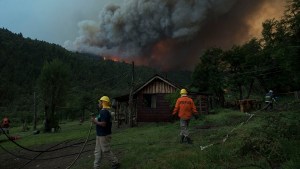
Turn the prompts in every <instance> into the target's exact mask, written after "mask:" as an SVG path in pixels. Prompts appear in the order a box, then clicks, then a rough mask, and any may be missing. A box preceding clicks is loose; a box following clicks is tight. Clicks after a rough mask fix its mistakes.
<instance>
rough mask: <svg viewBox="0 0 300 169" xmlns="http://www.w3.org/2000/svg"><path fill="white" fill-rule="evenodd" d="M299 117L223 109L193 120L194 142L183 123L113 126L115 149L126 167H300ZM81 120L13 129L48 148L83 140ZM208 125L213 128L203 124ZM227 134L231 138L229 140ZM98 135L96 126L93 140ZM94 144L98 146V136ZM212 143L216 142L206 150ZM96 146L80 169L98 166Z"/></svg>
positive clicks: (106, 165) (78, 164) (77, 167)
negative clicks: (53, 129) (52, 129)
mask: <svg viewBox="0 0 300 169" xmlns="http://www.w3.org/2000/svg"><path fill="white" fill-rule="evenodd" d="M299 117H300V116H299V111H298V110H296V111H292V112H284V113H279V112H277V113H276V112H272V113H270V112H258V113H257V114H256V115H255V116H253V117H252V118H251V119H250V120H249V121H248V122H245V121H246V120H247V119H248V118H249V116H248V115H246V114H244V113H241V112H237V111H232V110H227V109H218V110H217V111H216V112H215V114H209V115H205V116H203V117H202V119H201V121H200V120H191V123H190V130H191V138H192V139H193V140H194V144H193V145H187V144H180V143H179V137H178V133H179V132H180V126H179V122H175V123H147V124H139V126H138V127H136V128H120V129H117V128H113V134H112V149H113V152H114V153H116V154H117V156H118V158H119V160H120V163H121V166H122V168H139V169H150V168H157V169H159V168H161V169H162V168H163V169H168V168H173V169H181V168H187V169H189V168H197V169H198V168H199V169H202V168H203V169H206V168H215V169H227V168H249V169H250V168H283V169H290V168H299V158H300V154H299V152H300V151H299V143H300V142H299V140H300V139H299V136H300V133H299V132H300V131H299V124H300V123H299V120H300V119H299ZM243 122H244V123H243ZM78 124H79V122H66V123H61V124H60V125H61V127H62V129H63V130H62V131H61V132H58V133H41V134H39V135H32V134H31V133H30V132H21V127H14V128H12V130H11V132H12V133H14V134H16V135H20V136H21V137H22V139H20V140H18V143H19V144H21V145H23V146H25V147H32V146H34V145H35V146H41V145H45V144H46V145H47V146H48V144H49V145H53V144H56V143H59V142H62V141H67V140H73V139H77V141H78V142H80V141H82V139H83V138H85V137H86V134H87V132H88V130H89V125H90V124H89V123H88V122H85V123H83V124H82V125H78ZM207 124H210V126H211V127H210V128H202V126H205V125H207ZM240 124H243V125H240ZM40 127H41V126H39V127H38V128H40ZM231 131H232V132H231ZM66 133H67V134H66ZM227 134H228V138H227V141H225V142H223V141H222V140H223V139H224V138H225V137H226V135H227ZM93 135H95V129H94V127H93V129H92V133H91V136H90V138H92V137H94V136H93ZM2 136H3V135H1V136H0V140H1V139H3V137H2ZM49 137H51V139H49ZM73 142H75V140H73ZM90 143H93V145H94V140H92V141H91V142H90ZM212 143H213V144H214V145H212V146H210V147H207V148H206V149H201V147H203V146H206V145H210V144H212ZM1 145H2V146H4V147H5V148H8V149H10V150H14V149H17V148H16V146H15V145H14V144H11V143H9V142H3V143H1ZM93 145H92V148H91V151H90V152H88V153H87V154H86V155H84V156H81V158H80V159H79V160H78V161H77V162H76V164H75V165H74V167H73V168H74V169H80V168H92V165H93V160H94V158H93ZM33 148H34V147H33ZM86 150H88V148H87V149H86ZM0 152H1V153H2V150H0ZM137 154H138V155H137ZM74 158H75V157H74ZM102 164H103V168H109V167H110V164H109V163H108V161H107V159H104V162H103V163H102Z"/></svg>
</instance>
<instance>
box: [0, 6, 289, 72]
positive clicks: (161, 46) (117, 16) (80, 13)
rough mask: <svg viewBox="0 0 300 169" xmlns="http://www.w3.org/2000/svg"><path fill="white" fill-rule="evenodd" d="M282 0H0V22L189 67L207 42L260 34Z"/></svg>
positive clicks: (69, 44) (116, 55)
mask: <svg viewBox="0 0 300 169" xmlns="http://www.w3.org/2000/svg"><path fill="white" fill-rule="evenodd" d="M284 2H285V0H151V1H150V0H0V27H3V28H7V29H8V30H10V31H12V32H14V33H22V34H23V36H24V37H29V38H31V39H37V40H42V41H46V42H49V43H55V44H59V45H61V46H63V47H64V48H66V49H68V50H70V51H78V52H87V53H92V54H95V55H99V56H102V57H105V58H108V59H113V60H123V61H135V62H136V63H137V64H138V65H148V66H152V67H155V68H159V69H161V70H174V69H185V68H187V69H190V68H193V67H194V66H195V63H197V60H198V58H199V56H200V55H201V52H203V50H205V49H207V48H210V47H221V48H223V49H228V48H230V47H232V46H233V45H235V44H237V45H239V44H242V43H245V42H246V41H248V40H250V39H251V38H253V37H260V36H261V35H260V33H261V30H262V22H263V21H265V20H266V19H272V18H276V19H278V18H280V17H281V16H282V14H283V11H284V6H285V3H284Z"/></svg>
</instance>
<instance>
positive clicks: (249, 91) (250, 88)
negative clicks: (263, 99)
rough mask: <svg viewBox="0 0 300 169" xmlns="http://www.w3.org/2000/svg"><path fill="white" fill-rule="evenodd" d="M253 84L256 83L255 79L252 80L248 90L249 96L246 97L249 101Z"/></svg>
mask: <svg viewBox="0 0 300 169" xmlns="http://www.w3.org/2000/svg"><path fill="white" fill-rule="evenodd" d="M253 83H254V79H252V80H251V83H250V87H249V90H248V95H247V97H246V98H247V99H249V97H250V94H251V92H252V88H253Z"/></svg>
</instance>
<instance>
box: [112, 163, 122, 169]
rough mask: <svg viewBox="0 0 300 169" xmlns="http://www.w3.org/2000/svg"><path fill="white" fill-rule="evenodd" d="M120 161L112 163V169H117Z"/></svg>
mask: <svg viewBox="0 0 300 169" xmlns="http://www.w3.org/2000/svg"><path fill="white" fill-rule="evenodd" d="M120 166H121V165H120V163H117V164H114V165H113V166H112V169H118V168H120Z"/></svg>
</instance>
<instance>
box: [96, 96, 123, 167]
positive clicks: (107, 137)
mask: <svg viewBox="0 0 300 169" xmlns="http://www.w3.org/2000/svg"><path fill="white" fill-rule="evenodd" d="M98 101H99V108H100V111H99V114H98V115H97V116H96V117H92V118H91V121H92V122H93V123H94V124H95V125H96V132H97V136H96V146H95V152H94V155H95V160H94V169H98V168H100V163H101V160H102V159H103V156H105V157H107V158H108V159H109V161H110V162H111V165H112V168H113V169H117V168H120V163H119V162H118V159H117V157H116V156H115V155H114V153H113V152H112V151H111V146H110V143H111V127H112V117H111V114H110V111H109V109H110V99H109V97H107V96H102V97H101V98H100V99H99V100H98Z"/></svg>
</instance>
